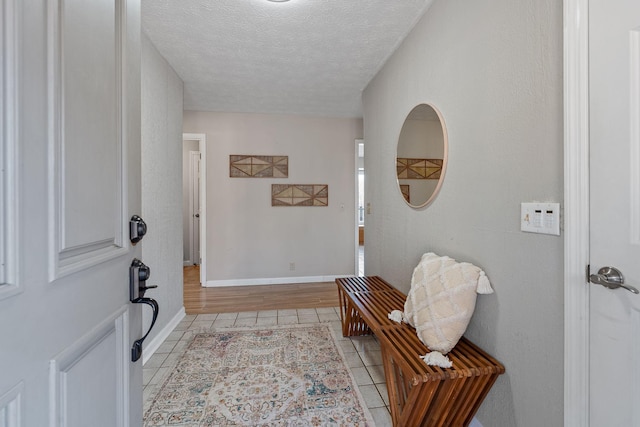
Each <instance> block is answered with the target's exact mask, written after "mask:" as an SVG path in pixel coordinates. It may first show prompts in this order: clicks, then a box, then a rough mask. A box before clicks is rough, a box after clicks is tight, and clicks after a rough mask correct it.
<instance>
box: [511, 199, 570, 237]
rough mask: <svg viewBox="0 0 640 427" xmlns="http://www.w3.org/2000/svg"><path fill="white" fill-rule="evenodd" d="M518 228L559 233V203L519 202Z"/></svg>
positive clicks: (531, 231) (530, 231)
mask: <svg viewBox="0 0 640 427" xmlns="http://www.w3.org/2000/svg"><path fill="white" fill-rule="evenodd" d="M520 230H522V231H526V232H528V233H538V234H552V235H555V236H559V235H560V203H521V204H520Z"/></svg>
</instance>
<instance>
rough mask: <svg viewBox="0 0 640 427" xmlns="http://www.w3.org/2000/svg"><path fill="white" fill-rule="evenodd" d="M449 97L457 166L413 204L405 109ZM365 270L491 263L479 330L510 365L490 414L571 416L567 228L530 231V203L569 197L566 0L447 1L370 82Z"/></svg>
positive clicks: (404, 283) (395, 272)
mask: <svg viewBox="0 0 640 427" xmlns="http://www.w3.org/2000/svg"><path fill="white" fill-rule="evenodd" d="M422 102H429V103H433V104H434V105H435V106H436V107H438V108H439V109H440V111H441V112H442V114H443V117H444V120H445V122H446V126H447V130H448V134H449V164H448V168H447V172H446V176H445V180H444V185H443V187H442V189H441V192H440V194H439V196H438V197H437V199H436V200H435V202H434V203H433V204H432V205H430V206H429V207H428V208H426V209H421V210H414V209H411V208H410V207H408V206H407V205H406V204H405V203H404V202H403V200H402V198H401V196H400V194H399V192H398V190H397V188H396V178H395V170H394V162H393V159H394V156H395V149H396V141H397V138H398V135H399V132H400V128H401V127H402V123H403V121H404V118H405V117H406V115H407V114H408V113H409V111H411V109H412V108H413V107H414V106H415V105H417V104H419V103H422ZM363 103H364V123H365V129H364V137H365V140H366V142H367V155H366V156H365V169H366V171H367V186H366V189H365V192H366V200H365V202H370V203H371V214H370V215H367V216H366V219H365V221H366V224H367V239H366V251H365V268H366V274H367V275H374V274H379V275H381V276H383V277H384V278H386V279H388V280H389V281H391V282H392V283H394V284H396V285H398V286H399V287H400V288H401V289H402V290H404V291H407V290H408V288H409V285H410V278H411V273H412V270H413V268H414V267H415V265H416V264H417V262H418V260H419V258H420V256H421V255H422V254H423V253H424V252H427V251H434V252H436V253H439V254H446V255H449V256H451V257H453V258H456V259H459V260H462V261H469V262H472V263H475V264H477V265H479V266H481V267H482V268H483V269H484V270H485V271H486V273H487V275H488V277H489V278H490V279H491V282H492V284H493V286H494V288H495V294H494V295H489V296H487V295H483V296H479V297H478V303H477V306H476V312H475V314H474V317H473V319H472V322H471V325H470V327H469V328H468V330H467V336H468V337H469V338H470V339H471V340H472V341H474V342H476V343H477V344H478V345H480V346H481V347H483V348H485V349H486V350H487V351H488V352H489V353H491V354H493V355H494V356H495V357H496V358H497V359H498V360H500V361H501V362H502V363H503V364H504V365H505V367H506V374H504V375H502V376H501V377H500V378H499V379H498V381H497V383H496V384H495V386H494V387H493V389H492V391H491V392H490V394H489V395H488V397H487V399H486V400H485V402H484V404H483V406H482V407H481V408H480V410H479V412H478V419H479V420H480V422H481V423H482V424H483V425H485V426H532V427H533V426H559V425H562V424H563V240H562V237H556V236H546V235H536V234H527V233H523V232H520V229H519V211H520V202H525V201H536V200H537V201H558V202H562V199H563V192H562V186H563V169H562V164H563V151H562V138H563V136H562V129H563V124H562V123H563V122H562V120H563V110H562V2H557V1H551V0H539V1H535V2H532V1H529V0H479V1H462V0H446V1H444V0H436V1H435V2H434V4H433V5H432V7H431V8H430V9H429V11H428V12H427V13H426V15H425V16H424V17H423V18H422V19H421V20H420V21H419V22H418V24H417V25H416V27H415V28H414V30H413V31H412V33H411V34H410V35H409V37H408V38H407V39H406V40H405V41H404V42H403V43H402V45H401V46H400V47H399V49H398V50H397V51H396V52H395V54H394V55H393V56H392V57H391V58H390V60H389V61H388V62H387V64H385V66H384V67H383V68H382V69H381V71H380V72H379V73H378V74H377V76H376V77H375V78H374V79H373V80H372V82H371V83H370V84H369V86H368V87H367V88H366V89H365V91H364V94H363Z"/></svg>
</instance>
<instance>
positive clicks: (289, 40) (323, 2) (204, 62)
mask: <svg viewBox="0 0 640 427" xmlns="http://www.w3.org/2000/svg"><path fill="white" fill-rule="evenodd" d="M432 1H433V0H290V1H289V2H285V3H273V2H269V1H267V0H142V25H143V28H144V30H145V32H146V34H147V35H148V36H149V38H150V39H151V41H152V42H153V43H154V45H155V46H156V47H157V48H158V50H159V51H160V53H161V54H162V55H163V56H164V57H165V58H166V59H167V61H169V63H170V64H171V65H172V66H173V68H174V69H175V70H176V72H177V73H178V75H179V76H180V77H181V78H182V80H183V81H184V108H185V110H204V111H227V112H255V113H280V114H302V115H317V116H326V117H361V116H362V106H361V93H362V90H363V89H364V88H365V86H366V85H367V83H369V81H370V80H371V79H372V78H373V76H374V75H375V74H376V73H377V72H378V70H379V69H380V68H381V67H382V65H383V64H384V62H385V61H386V60H387V58H388V57H389V56H390V55H391V53H392V52H393V51H394V50H395V48H396V47H397V46H398V45H399V44H400V42H401V41H402V40H403V39H404V37H405V36H406V35H407V34H408V33H409V31H410V30H411V29H412V28H413V26H414V25H415V23H416V22H417V20H418V19H419V18H420V17H421V16H422V15H423V13H424V12H425V11H426V10H427V8H428V7H429V6H430V5H431V3H432Z"/></svg>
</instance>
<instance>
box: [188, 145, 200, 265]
mask: <svg viewBox="0 0 640 427" xmlns="http://www.w3.org/2000/svg"><path fill="white" fill-rule="evenodd" d="M189 156H190V157H189V159H190V162H189V170H190V173H191V180H190V184H189V199H190V202H191V203H190V205H191V233H190V234H191V260H192V262H193V263H194V264H197V265H200V152H199V151H190V152H189Z"/></svg>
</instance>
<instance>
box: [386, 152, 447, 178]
mask: <svg viewBox="0 0 640 427" xmlns="http://www.w3.org/2000/svg"><path fill="white" fill-rule="evenodd" d="M396 168H397V172H398V179H440V172H442V159H407V158H402V157H398V158H397V159H396Z"/></svg>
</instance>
